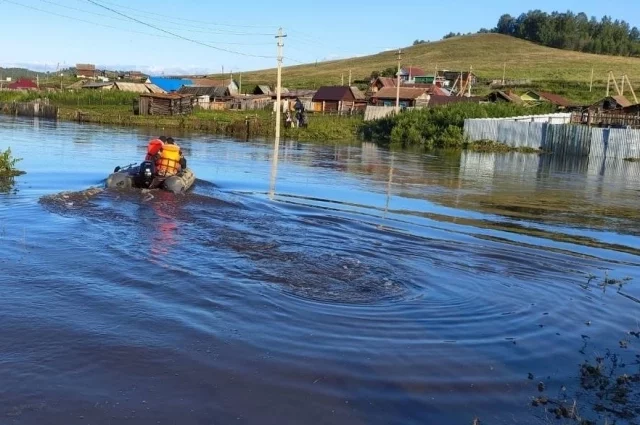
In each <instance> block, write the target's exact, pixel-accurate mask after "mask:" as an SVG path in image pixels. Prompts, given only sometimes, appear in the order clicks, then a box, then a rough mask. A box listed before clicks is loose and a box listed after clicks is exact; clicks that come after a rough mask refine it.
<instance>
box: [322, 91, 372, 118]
mask: <svg viewBox="0 0 640 425" xmlns="http://www.w3.org/2000/svg"><path fill="white" fill-rule="evenodd" d="M354 89H355V87H349V86H324V87H320V88H319V89H318V91H317V92H316V94H315V95H314V96H313V111H314V112H346V111H350V110H359V109H365V108H366V107H367V101H366V99H365V97H364V94H362V92H360V91H359V90H358V92H356V91H355V90H354Z"/></svg>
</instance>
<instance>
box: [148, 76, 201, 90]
mask: <svg viewBox="0 0 640 425" xmlns="http://www.w3.org/2000/svg"><path fill="white" fill-rule="evenodd" d="M149 82H150V83H151V84H155V85H156V86H158V87H160V88H161V89H162V90H164V91H165V92H167V93H171V92H175V91H178V90H180V88H181V87H182V86H189V85H193V82H192V81H191V80H189V79H183V78H170V77H149Z"/></svg>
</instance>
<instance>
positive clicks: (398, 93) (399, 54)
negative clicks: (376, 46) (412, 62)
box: [396, 50, 402, 114]
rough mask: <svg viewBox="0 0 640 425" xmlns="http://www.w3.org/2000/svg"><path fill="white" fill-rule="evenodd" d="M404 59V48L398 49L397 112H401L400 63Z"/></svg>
mask: <svg viewBox="0 0 640 425" xmlns="http://www.w3.org/2000/svg"><path fill="white" fill-rule="evenodd" d="M401 61H402V50H398V74H397V79H396V114H397V113H398V112H400V63H401Z"/></svg>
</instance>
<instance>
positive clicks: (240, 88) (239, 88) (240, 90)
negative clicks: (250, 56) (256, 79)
mask: <svg viewBox="0 0 640 425" xmlns="http://www.w3.org/2000/svg"><path fill="white" fill-rule="evenodd" d="M238 91H239V92H240V94H242V74H240V87H238Z"/></svg>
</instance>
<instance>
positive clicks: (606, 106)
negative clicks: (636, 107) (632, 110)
mask: <svg viewBox="0 0 640 425" xmlns="http://www.w3.org/2000/svg"><path fill="white" fill-rule="evenodd" d="M630 106H633V103H632V102H631V101H629V99H627V98H626V97H624V96H608V97H605V98H604V99H601V100H599V101H598V102H596V103H594V104H593V105H591V106H590V107H589V109H592V110H595V111H596V112H607V111H618V110H621V109H623V108H628V107H630Z"/></svg>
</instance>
